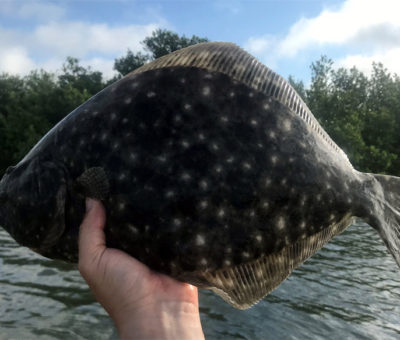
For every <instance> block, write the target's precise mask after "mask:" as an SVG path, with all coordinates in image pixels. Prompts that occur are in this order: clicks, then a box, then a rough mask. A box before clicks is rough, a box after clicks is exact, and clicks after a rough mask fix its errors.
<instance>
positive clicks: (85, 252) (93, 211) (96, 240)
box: [79, 198, 106, 263]
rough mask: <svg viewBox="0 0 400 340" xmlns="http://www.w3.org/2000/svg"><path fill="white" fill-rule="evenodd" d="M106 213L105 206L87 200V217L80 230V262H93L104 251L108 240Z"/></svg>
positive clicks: (89, 199)
mask: <svg viewBox="0 0 400 340" xmlns="http://www.w3.org/2000/svg"><path fill="white" fill-rule="evenodd" d="M105 220H106V213H105V210H104V207H103V205H102V204H101V203H100V202H99V201H96V200H93V199H91V198H87V199H86V215H85V217H84V219H83V221H82V224H81V226H80V230H79V262H80V263H81V262H83V263H87V262H89V263H90V262H92V261H91V259H93V257H95V256H96V255H97V254H99V253H101V252H102V251H104V249H105V247H106V238H105V234H104V231H103V230H104V225H105Z"/></svg>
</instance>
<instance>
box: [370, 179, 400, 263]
mask: <svg viewBox="0 0 400 340" xmlns="http://www.w3.org/2000/svg"><path fill="white" fill-rule="evenodd" d="M373 176H374V177H375V179H376V180H377V181H378V183H379V184H380V186H379V185H378V187H379V189H378V190H377V197H375V199H376V207H377V209H374V210H375V212H374V213H375V216H373V217H371V221H370V223H371V224H372V225H373V227H375V228H376V229H377V230H378V232H379V234H380V236H381V238H382V239H383V241H384V242H385V244H386V247H387V248H388V250H389V251H390V253H391V254H392V255H393V257H394V259H395V260H396V262H397V264H398V266H399V267H400V177H394V176H386V175H373ZM377 211H378V213H377V214H376V212H377Z"/></svg>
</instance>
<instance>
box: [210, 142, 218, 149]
mask: <svg viewBox="0 0 400 340" xmlns="http://www.w3.org/2000/svg"><path fill="white" fill-rule="evenodd" d="M211 147H212V149H213V150H219V146H218V144H217V143H212V144H211Z"/></svg>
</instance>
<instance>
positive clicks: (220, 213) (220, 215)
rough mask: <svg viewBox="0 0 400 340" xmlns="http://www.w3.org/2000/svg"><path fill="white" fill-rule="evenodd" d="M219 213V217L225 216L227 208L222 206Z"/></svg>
mask: <svg viewBox="0 0 400 340" xmlns="http://www.w3.org/2000/svg"><path fill="white" fill-rule="evenodd" d="M217 214H218V217H224V216H225V210H224V209H222V208H221V209H219V210H218V213H217Z"/></svg>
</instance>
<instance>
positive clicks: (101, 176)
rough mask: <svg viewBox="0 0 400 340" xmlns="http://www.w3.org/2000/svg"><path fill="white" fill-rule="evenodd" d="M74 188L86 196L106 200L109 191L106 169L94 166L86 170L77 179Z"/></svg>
mask: <svg viewBox="0 0 400 340" xmlns="http://www.w3.org/2000/svg"><path fill="white" fill-rule="evenodd" d="M74 189H75V191H77V192H78V193H79V194H82V195H83V196H85V197H90V198H95V199H98V200H104V199H105V198H106V197H107V195H108V192H109V182H108V178H107V175H106V173H105V171H104V169H103V168H100V167H93V168H89V169H87V170H85V171H84V172H83V173H82V175H80V176H79V177H78V178H77V179H76V181H75V185H74Z"/></svg>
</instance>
